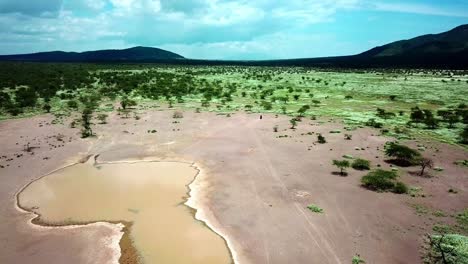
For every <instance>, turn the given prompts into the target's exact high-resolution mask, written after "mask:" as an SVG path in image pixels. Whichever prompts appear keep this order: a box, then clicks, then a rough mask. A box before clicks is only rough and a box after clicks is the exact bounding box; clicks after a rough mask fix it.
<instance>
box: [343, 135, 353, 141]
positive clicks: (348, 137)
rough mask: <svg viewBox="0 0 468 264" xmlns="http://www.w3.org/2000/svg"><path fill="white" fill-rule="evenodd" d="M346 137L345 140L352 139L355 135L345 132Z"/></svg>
mask: <svg viewBox="0 0 468 264" xmlns="http://www.w3.org/2000/svg"><path fill="white" fill-rule="evenodd" d="M344 139H345V140H351V139H353V135H351V134H344Z"/></svg>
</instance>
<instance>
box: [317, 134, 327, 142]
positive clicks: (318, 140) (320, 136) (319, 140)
mask: <svg viewBox="0 0 468 264" xmlns="http://www.w3.org/2000/svg"><path fill="white" fill-rule="evenodd" d="M317 142H318V143H320V144H325V143H327V140H326V139H325V137H324V136H322V134H318V135H317Z"/></svg>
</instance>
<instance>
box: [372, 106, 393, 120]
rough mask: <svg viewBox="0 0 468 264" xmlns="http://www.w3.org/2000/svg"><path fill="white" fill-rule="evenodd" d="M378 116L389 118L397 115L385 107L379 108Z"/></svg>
mask: <svg viewBox="0 0 468 264" xmlns="http://www.w3.org/2000/svg"><path fill="white" fill-rule="evenodd" d="M377 116H378V117H380V118H383V119H389V118H392V117H395V116H396V115H395V113H392V112H387V111H385V109H382V108H377Z"/></svg>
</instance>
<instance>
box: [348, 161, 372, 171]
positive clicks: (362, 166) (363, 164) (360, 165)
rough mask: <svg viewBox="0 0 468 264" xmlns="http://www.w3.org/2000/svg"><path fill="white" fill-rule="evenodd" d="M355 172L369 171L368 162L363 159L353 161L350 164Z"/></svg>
mask: <svg viewBox="0 0 468 264" xmlns="http://www.w3.org/2000/svg"><path fill="white" fill-rule="evenodd" d="M351 167H352V168H353V169H355V170H370V161H368V160H365V159H355V160H354V161H353V163H352V164H351Z"/></svg>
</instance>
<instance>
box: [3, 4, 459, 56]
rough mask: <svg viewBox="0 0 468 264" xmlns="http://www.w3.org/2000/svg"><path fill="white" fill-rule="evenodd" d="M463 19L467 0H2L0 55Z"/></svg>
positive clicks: (365, 44) (367, 38)
mask: <svg viewBox="0 0 468 264" xmlns="http://www.w3.org/2000/svg"><path fill="white" fill-rule="evenodd" d="M461 24H468V0H452V1H450V0H425V1H423V0H406V1H403V0H395V1H394V0H334V1H332V0H287V1H284V0H277V1H274V0H257V1H256V0H233V1H227V0H0V40H1V41H0V54H14V53H29V52H38V51H50V50H65V51H85V50H97V49H114V48H115V49H120V48H128V47H132V46H151V47H159V48H163V49H167V50H171V51H173V52H177V53H179V54H181V55H183V56H185V57H188V58H202V59H280V58H302V57H320V56H332V55H349V54H355V53H359V52H362V51H365V50H367V49H369V48H372V47H374V46H377V45H382V44H386V43H388V42H392V41H395V40H399V39H407V38H411V37H414V36H418V35H421V34H428V33H439V32H443V31H446V30H449V29H451V28H453V27H456V26H458V25H461Z"/></svg>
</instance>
